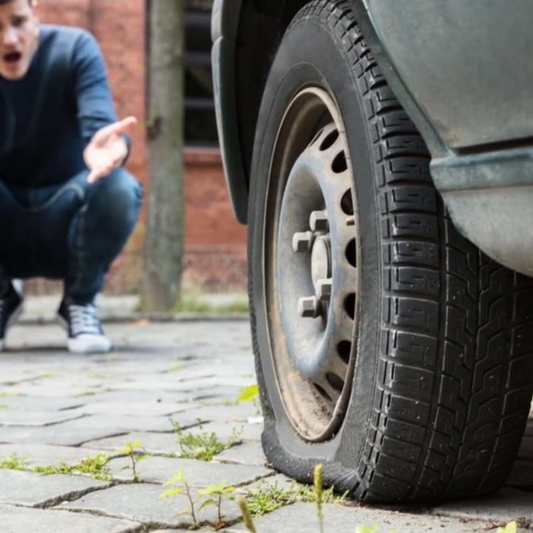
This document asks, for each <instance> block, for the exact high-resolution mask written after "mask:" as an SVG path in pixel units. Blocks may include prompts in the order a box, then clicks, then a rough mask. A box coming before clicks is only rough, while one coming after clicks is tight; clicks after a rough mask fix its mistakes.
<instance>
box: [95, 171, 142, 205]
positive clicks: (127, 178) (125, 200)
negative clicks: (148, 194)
mask: <svg viewBox="0 0 533 533" xmlns="http://www.w3.org/2000/svg"><path fill="white" fill-rule="evenodd" d="M89 196H90V202H96V203H98V204H99V205H101V206H104V205H105V206H106V208H110V209H112V210H113V211H114V212H115V213H125V212H130V211H134V212H137V211H138V210H139V208H140V206H141V204H142V199H143V188H142V186H141V184H140V183H139V182H138V180H137V179H136V178H134V177H133V176H132V175H131V174H130V173H129V172H128V171H127V170H125V169H124V168H118V169H116V170H114V171H113V172H111V174H109V175H108V176H106V177H104V178H102V179H100V180H98V181H97V182H96V183H95V184H94V185H92V186H91V190H90V192H89Z"/></svg>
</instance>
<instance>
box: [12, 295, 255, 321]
mask: <svg viewBox="0 0 533 533" xmlns="http://www.w3.org/2000/svg"><path fill="white" fill-rule="evenodd" d="M60 299H61V296H60V295H55V296H28V297H27V298H26V299H25V301H24V312H23V314H22V316H21V318H20V320H21V322H22V323H25V324H45V323H48V322H53V321H55V316H56V312H57V308H58V306H59V301H60ZM140 301H141V299H140V297H139V296H110V295H105V294H100V295H98V297H97V300H96V302H97V305H98V308H99V312H100V316H101V319H102V320H103V321H104V322H127V321H130V320H136V319H139V318H143V317H144V318H153V319H159V320H162V319H169V318H171V317H172V315H162V314H157V313H151V314H147V313H141V312H140V311H139V309H140ZM195 301H196V302H198V303H200V304H204V305H205V306H206V307H209V308H210V309H211V310H212V312H209V311H206V312H204V313H198V312H189V313H180V316H181V318H189V319H192V318H196V319H205V318H206V315H208V316H209V317H210V318H214V317H217V316H218V315H217V313H216V312H217V310H219V309H220V310H223V309H224V308H227V307H229V306H231V305H234V306H243V305H244V303H245V302H246V294H243V293H227V294H215V293H213V294H209V293H206V294H199V295H198V296H195ZM235 314H236V315H238V314H242V315H243V318H246V315H245V314H244V313H235Z"/></svg>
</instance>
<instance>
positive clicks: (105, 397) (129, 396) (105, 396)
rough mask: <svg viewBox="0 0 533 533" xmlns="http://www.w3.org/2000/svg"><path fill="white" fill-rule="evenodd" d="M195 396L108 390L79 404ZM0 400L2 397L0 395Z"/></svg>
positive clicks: (187, 399)
mask: <svg viewBox="0 0 533 533" xmlns="http://www.w3.org/2000/svg"><path fill="white" fill-rule="evenodd" d="M196 397H197V396H196V395H195V394H194V392H192V393H188V392H171V391H159V390H151V391H136V390H131V391H109V392H100V393H97V394H91V395H87V396H84V397H81V398H79V402H80V403H81V404H84V405H87V404H89V403H96V402H132V401H133V402H137V401H143V402H144V401H146V402H177V403H190V402H194V400H195V398H196ZM0 402H2V398H1V397H0Z"/></svg>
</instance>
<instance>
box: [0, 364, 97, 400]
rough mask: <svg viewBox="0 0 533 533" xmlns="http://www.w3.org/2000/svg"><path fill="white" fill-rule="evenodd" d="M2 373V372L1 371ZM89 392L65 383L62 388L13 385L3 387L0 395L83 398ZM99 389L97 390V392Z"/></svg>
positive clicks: (85, 388) (81, 387) (86, 389)
mask: <svg viewBox="0 0 533 533" xmlns="http://www.w3.org/2000/svg"><path fill="white" fill-rule="evenodd" d="M0 371H1V370H0ZM88 390H89V388H88V387H85V386H79V385H71V384H68V383H63V385H62V386H60V387H58V386H57V385H55V386H51V385H48V384H42V385H33V386H30V385H25V384H20V385H12V386H10V387H3V388H2V389H0V394H1V393H5V394H12V395H16V394H23V395H25V396H45V397H47V398H77V397H81V396H82V395H83V394H85V393H86V392H87V391H88ZM97 390H98V389H97V388H96V389H95V391H97Z"/></svg>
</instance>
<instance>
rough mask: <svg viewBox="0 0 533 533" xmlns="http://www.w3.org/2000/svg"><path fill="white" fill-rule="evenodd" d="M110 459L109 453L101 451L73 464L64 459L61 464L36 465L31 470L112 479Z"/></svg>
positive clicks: (103, 479) (105, 479) (104, 479)
mask: <svg viewBox="0 0 533 533" xmlns="http://www.w3.org/2000/svg"><path fill="white" fill-rule="evenodd" d="M109 459H110V457H109V456H108V455H106V454H104V453H99V454H98V455H95V456H94V457H86V458H85V459H83V460H82V461H80V462H79V463H76V464H73V465H69V464H67V463H65V462H63V461H62V462H61V463H59V465H48V466H36V467H34V468H31V469H29V470H31V471H32V472H38V473H40V474H62V475H73V474H84V475H89V476H91V477H92V478H94V479H99V480H101V481H111V480H112V479H113V478H112V476H111V475H110V473H109V468H108V467H107V463H108V462H109Z"/></svg>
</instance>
